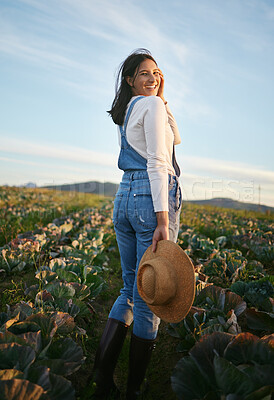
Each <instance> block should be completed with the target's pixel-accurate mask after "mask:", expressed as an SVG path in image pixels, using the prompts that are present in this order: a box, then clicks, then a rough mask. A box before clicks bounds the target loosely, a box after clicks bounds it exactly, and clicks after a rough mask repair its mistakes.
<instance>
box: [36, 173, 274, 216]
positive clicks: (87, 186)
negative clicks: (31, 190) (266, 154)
mask: <svg viewBox="0 0 274 400" xmlns="http://www.w3.org/2000/svg"><path fill="white" fill-rule="evenodd" d="M118 186H119V185H118V184H116V183H111V182H98V181H90V182H82V183H73V184H66V185H50V186H43V187H44V188H47V189H55V190H64V191H72V192H83V193H94V194H99V195H101V196H108V197H113V196H115V193H116V192H117V189H118ZM185 202H186V203H192V204H200V205H210V206H214V207H222V208H233V209H235V210H249V211H261V212H266V211H269V212H271V213H274V207H269V206H264V205H260V206H259V205H258V204H253V203H245V202H241V201H237V200H232V199H228V198H223V197H219V198H214V199H210V200H189V201H187V200H185Z"/></svg>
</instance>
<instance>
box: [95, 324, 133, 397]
mask: <svg viewBox="0 0 274 400" xmlns="http://www.w3.org/2000/svg"><path fill="white" fill-rule="evenodd" d="M127 331H128V325H126V324H124V323H123V322H121V321H117V320H115V319H112V318H109V319H108V320H107V323H106V326H105V329H104V332H103V334H102V337H101V341H100V344H99V347H98V349H97V352H96V356H95V362H94V368H93V371H94V372H93V386H94V392H93V394H92V397H91V398H92V399H98V400H99V399H108V398H111V399H119V398H120V392H119V390H118V388H117V387H116V386H115V383H114V381H113V372H114V369H115V367H116V364H117V360H118V357H119V354H120V352H121V350H122V347H123V343H124V341H125V338H126V335H127Z"/></svg>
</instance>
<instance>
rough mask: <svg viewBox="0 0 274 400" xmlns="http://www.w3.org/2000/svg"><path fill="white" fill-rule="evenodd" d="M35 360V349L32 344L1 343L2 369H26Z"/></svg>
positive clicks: (0, 364) (0, 360)
mask: <svg viewBox="0 0 274 400" xmlns="http://www.w3.org/2000/svg"><path fill="white" fill-rule="evenodd" d="M34 360H35V351H34V350H33V349H32V348H31V347H30V346H23V345H20V344H18V343H2V344H0V369H12V368H15V369H18V370H20V371H25V369H27V368H28V367H29V366H30V365H31V364H32V363H33V362H34Z"/></svg>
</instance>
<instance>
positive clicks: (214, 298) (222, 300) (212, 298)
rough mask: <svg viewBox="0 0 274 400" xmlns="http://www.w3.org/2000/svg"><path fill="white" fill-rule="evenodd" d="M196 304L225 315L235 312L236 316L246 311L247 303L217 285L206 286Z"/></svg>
mask: <svg viewBox="0 0 274 400" xmlns="http://www.w3.org/2000/svg"><path fill="white" fill-rule="evenodd" d="M195 304H196V305H198V306H203V307H204V308H207V309H209V308H212V307H214V308H215V309H218V310H221V311H223V312H224V313H225V314H227V313H228V312H229V311H231V310H234V312H235V314H236V316H239V315H240V314H241V313H242V312H243V311H244V310H245V309H246V302H245V301H243V299H242V298H241V297H240V296H238V295H237V294H235V293H233V292H230V291H228V290H226V289H223V288H221V287H218V286H215V285H211V286H206V287H205V288H204V289H203V290H201V292H200V293H199V294H198V296H197V298H196V301H195Z"/></svg>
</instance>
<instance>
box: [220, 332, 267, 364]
mask: <svg viewBox="0 0 274 400" xmlns="http://www.w3.org/2000/svg"><path fill="white" fill-rule="evenodd" d="M224 356H225V358H226V359H227V360H229V361H231V362H233V364H235V365H238V364H250V363H252V364H260V365H264V364H273V365H274V348H273V346H271V343H267V342H266V341H264V340H261V339H259V338H258V337H257V336H255V335H252V334H251V333H249V332H245V333H240V334H239V335H237V336H236V337H235V339H234V340H232V341H231V342H230V343H229V344H228V346H227V348H226V350H225V353H224Z"/></svg>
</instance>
